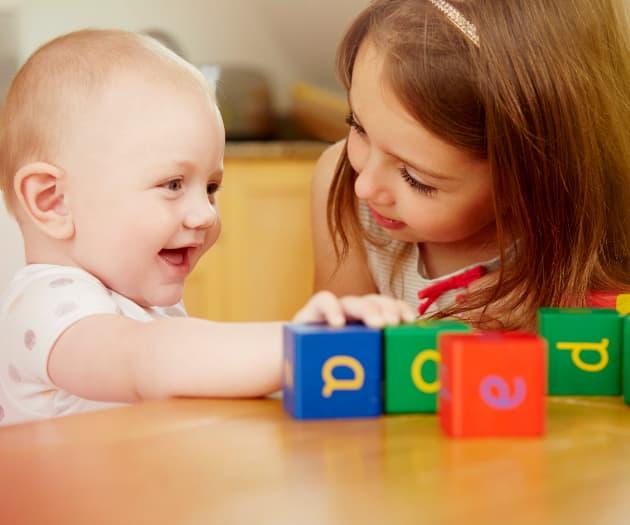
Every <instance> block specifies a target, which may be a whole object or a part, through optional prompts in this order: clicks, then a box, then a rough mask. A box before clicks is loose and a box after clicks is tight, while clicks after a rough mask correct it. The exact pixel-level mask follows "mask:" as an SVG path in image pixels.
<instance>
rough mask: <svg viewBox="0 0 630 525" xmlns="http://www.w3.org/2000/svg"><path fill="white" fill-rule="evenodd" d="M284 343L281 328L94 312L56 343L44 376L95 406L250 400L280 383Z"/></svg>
mask: <svg viewBox="0 0 630 525" xmlns="http://www.w3.org/2000/svg"><path fill="white" fill-rule="evenodd" d="M281 338H282V325H281V324H280V323H212V322H209V321H204V320H201V319H194V318H185V317H181V318H171V319H162V320H158V321H153V322H149V323H142V322H139V321H134V320H132V319H128V318H126V317H123V316H119V315H97V316H92V317H88V318H86V319H83V320H81V321H79V322H77V323H75V324H74V325H73V326H71V327H70V328H69V329H68V330H66V332H65V333H64V334H63V335H62V336H61V337H60V338H59V339H58V341H57V343H56V344H55V346H54V348H53V350H52V352H51V355H50V358H49V360H48V372H49V375H50V377H51V379H52V381H53V382H54V383H55V384H56V385H57V386H58V387H59V388H62V389H64V390H67V391H68V392H71V393H73V394H76V395H78V396H80V397H84V398H87V399H93V400H99V401H124V402H132V401H136V400H139V399H157V398H165V397H171V396H203V397H255V396H261V395H264V394H267V393H269V392H272V391H273V390H275V389H277V388H279V386H280V375H279V370H280V364H281V358H282V356H281V353H282V340H281Z"/></svg>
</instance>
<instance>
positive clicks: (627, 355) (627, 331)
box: [622, 315, 630, 405]
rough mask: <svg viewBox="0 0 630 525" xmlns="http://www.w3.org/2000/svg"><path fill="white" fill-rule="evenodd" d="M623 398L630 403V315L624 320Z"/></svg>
mask: <svg viewBox="0 0 630 525" xmlns="http://www.w3.org/2000/svg"><path fill="white" fill-rule="evenodd" d="M622 362H623V398H624V400H625V402H626V404H628V405H630V315H628V316H627V317H624V320H623V359H622Z"/></svg>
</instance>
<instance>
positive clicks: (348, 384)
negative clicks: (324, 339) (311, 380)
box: [322, 355, 365, 397]
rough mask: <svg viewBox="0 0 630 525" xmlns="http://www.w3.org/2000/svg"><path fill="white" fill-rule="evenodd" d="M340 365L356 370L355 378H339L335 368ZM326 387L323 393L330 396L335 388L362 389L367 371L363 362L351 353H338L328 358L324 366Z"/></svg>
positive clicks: (323, 377) (323, 373)
mask: <svg viewBox="0 0 630 525" xmlns="http://www.w3.org/2000/svg"><path fill="white" fill-rule="evenodd" d="M338 366H347V367H348V368H350V369H351V370H352V371H353V372H354V378H353V379H337V378H335V376H334V375H333V370H334V369H335V368H336V367H338ZM322 379H323V380H324V388H323V390H322V395H323V396H324V397H330V396H332V394H333V391H334V390H361V387H362V386H363V381H364V380H365V371H364V370H363V366H361V363H360V362H359V361H357V360H356V359H355V358H354V357H350V356H349V355H337V356H335V357H331V358H330V359H328V360H327V361H326V362H325V363H324V366H323V368H322Z"/></svg>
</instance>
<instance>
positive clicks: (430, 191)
mask: <svg viewBox="0 0 630 525" xmlns="http://www.w3.org/2000/svg"><path fill="white" fill-rule="evenodd" d="M399 169H400V174H401V175H402V178H403V179H404V180H405V182H406V183H407V184H409V186H411V187H412V188H413V189H414V190H416V191H419V192H420V193H423V194H424V195H428V196H432V195H435V193H436V192H437V188H434V187H433V186H428V185H426V184H423V183H422V182H420V181H419V180H418V179H416V178H415V177H412V176H411V175H410V173H409V172H408V171H407V168H405V167H404V166H402V167H400V168H399Z"/></svg>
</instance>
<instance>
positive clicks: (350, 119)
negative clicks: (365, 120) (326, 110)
mask: <svg viewBox="0 0 630 525" xmlns="http://www.w3.org/2000/svg"><path fill="white" fill-rule="evenodd" d="M346 124H348V126H350V127H351V128H352V129H353V130H354V131H356V132H357V133H358V134H359V135H365V130H364V129H363V127H362V126H361V125H360V124H359V123H358V122H357V121H356V120H354V115H353V114H352V113H348V115H346Z"/></svg>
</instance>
